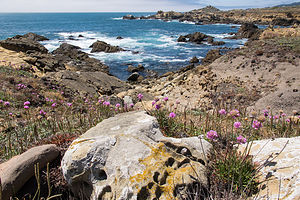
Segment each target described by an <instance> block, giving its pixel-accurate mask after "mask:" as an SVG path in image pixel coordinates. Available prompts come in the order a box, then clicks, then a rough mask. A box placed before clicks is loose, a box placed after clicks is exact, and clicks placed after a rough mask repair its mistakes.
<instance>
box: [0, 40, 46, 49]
mask: <svg viewBox="0 0 300 200" xmlns="http://www.w3.org/2000/svg"><path fill="white" fill-rule="evenodd" d="M0 46H2V47H3V48H5V49H9V50H12V51H16V52H20V51H21V52H24V53H26V52H27V51H37V52H41V53H47V52H48V50H47V49H46V48H45V47H44V46H43V45H41V44H40V43H38V42H37V41H34V40H32V39H29V38H26V37H23V36H15V37H13V38H7V39H6V40H2V41H0Z"/></svg>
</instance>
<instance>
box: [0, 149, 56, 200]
mask: <svg viewBox="0 0 300 200" xmlns="http://www.w3.org/2000/svg"><path fill="white" fill-rule="evenodd" d="M58 155H59V149H58V148H57V147H56V146H55V145H54V144H49V145H43V146H38V147H34V148H31V149H29V150H28V151H26V152H24V153H22V154H21V155H18V156H15V157H13V158H12V159H10V160H9V161H7V162H5V163H2V164H1V165H0V179H1V184H2V200H8V199H10V197H13V196H14V195H15V194H16V193H17V192H18V191H19V190H20V189H21V188H22V186H23V185H24V184H25V183H26V182H27V181H28V180H29V179H30V178H31V177H33V176H34V165H36V164H37V163H39V168H40V169H41V168H43V167H45V166H46V164H47V163H50V162H51V161H53V160H54V159H55V158H57V157H58Z"/></svg>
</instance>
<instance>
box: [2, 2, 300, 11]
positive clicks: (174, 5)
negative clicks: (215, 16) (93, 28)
mask: <svg viewBox="0 0 300 200" xmlns="http://www.w3.org/2000/svg"><path fill="white" fill-rule="evenodd" d="M295 1H297V0H0V12H120V11H131V12H133V11H141V12H146V11H157V10H164V11H169V10H175V11H188V10H192V9H197V8H201V7H204V6H207V5H213V6H216V7H218V8H221V9H226V8H227V9H228V8H250V7H252V8H253V7H267V6H273V5H277V4H282V3H292V2H295Z"/></svg>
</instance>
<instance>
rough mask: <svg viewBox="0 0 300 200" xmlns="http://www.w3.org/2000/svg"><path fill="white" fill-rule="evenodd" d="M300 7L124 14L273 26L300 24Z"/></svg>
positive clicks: (213, 22) (199, 22) (149, 17)
mask: <svg viewBox="0 0 300 200" xmlns="http://www.w3.org/2000/svg"><path fill="white" fill-rule="evenodd" d="M299 10H300V7H299V6H295V7H280V8H261V9H247V10H241V9H240V10H229V11H221V10H219V9H217V8H215V7H213V6H207V7H205V8H202V9H196V10H192V11H189V12H184V13H181V12H174V11H168V12H164V11H158V12H157V13H156V14H155V15H150V16H141V17H135V16H133V15H126V16H123V19H126V20H136V19H159V20H163V21H171V20H178V21H179V22H185V21H186V22H194V23H195V24H196V25H204V24H217V23H222V24H244V23H254V24H260V25H272V26H291V25H294V24H300V14H299V13H300V12H299Z"/></svg>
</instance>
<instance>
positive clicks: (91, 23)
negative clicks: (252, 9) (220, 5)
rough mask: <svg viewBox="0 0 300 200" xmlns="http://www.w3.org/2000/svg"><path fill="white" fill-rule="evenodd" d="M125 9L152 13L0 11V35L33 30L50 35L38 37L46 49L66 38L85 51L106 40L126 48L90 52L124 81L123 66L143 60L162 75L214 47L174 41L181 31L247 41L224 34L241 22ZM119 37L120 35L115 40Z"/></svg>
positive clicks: (239, 42) (233, 44)
mask: <svg viewBox="0 0 300 200" xmlns="http://www.w3.org/2000/svg"><path fill="white" fill-rule="evenodd" d="M127 14H133V15H134V16H147V15H151V14H154V13H0V27H1V29H0V40H3V39H6V38H8V37H12V36H14V35H17V34H25V33H28V32H34V33H37V34H39V35H43V36H46V37H48V38H49V39H50V40H49V41H45V42H42V44H43V45H45V47H46V48H47V49H48V50H49V51H53V50H54V49H56V48H58V47H59V45H60V44H61V43H64V42H66V43H69V44H73V45H76V46H79V47H81V48H82V51H84V52H87V53H90V51H91V48H89V46H90V45H92V44H93V43H94V42H95V41H97V40H101V41H105V42H107V43H109V44H111V45H117V46H120V47H122V48H124V49H126V50H130V51H123V52H118V53H92V54H91V56H92V57H94V58H97V59H99V60H101V61H102V62H103V63H105V64H106V65H108V66H109V67H110V73H111V74H113V75H115V76H117V77H118V78H120V79H122V80H126V79H127V77H128V76H129V75H130V73H129V72H127V71H126V70H127V66H128V65H129V64H132V65H137V64H142V65H143V66H144V67H145V68H146V69H151V70H155V71H157V72H158V73H159V74H163V73H165V72H168V71H174V70H178V69H180V68H181V67H184V66H186V65H188V64H189V60H190V59H191V58H192V57H194V56H196V57H198V58H203V57H204V56H205V55H206V53H207V52H208V51H209V50H210V49H214V48H217V46H211V45H209V44H201V45H199V44H191V43H178V42H177V41H176V40H177V38H178V37H179V36H180V35H186V34H189V33H193V32H202V33H205V34H207V35H210V36H213V37H215V40H216V41H219V40H222V41H224V42H226V44H225V45H223V46H221V47H229V48H237V47H240V46H242V45H243V44H244V43H245V42H246V40H229V39H224V38H225V37H228V36H229V34H228V33H230V32H236V31H237V30H238V28H239V25H235V24H213V25H195V24H194V23H191V22H179V21H176V20H174V21H171V22H164V21H161V20H123V19H122V16H124V15H127ZM79 35H82V36H84V37H78V36H79ZM118 36H121V37H122V38H124V39H122V40H118V39H116V37H118ZM132 51H137V52H139V53H138V54H134V53H132Z"/></svg>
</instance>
